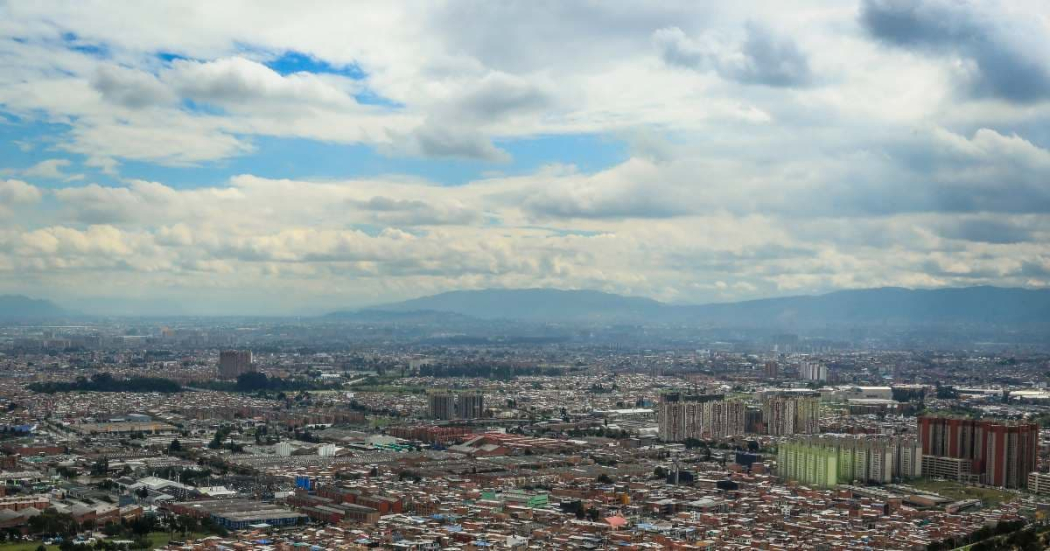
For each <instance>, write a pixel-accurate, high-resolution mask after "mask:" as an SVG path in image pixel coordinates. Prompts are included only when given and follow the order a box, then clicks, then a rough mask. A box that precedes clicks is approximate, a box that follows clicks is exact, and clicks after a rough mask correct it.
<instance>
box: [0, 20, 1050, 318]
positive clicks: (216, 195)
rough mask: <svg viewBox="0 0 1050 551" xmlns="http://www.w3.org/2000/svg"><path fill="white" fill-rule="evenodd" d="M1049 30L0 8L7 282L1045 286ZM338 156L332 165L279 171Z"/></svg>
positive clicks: (702, 295)
mask: <svg viewBox="0 0 1050 551" xmlns="http://www.w3.org/2000/svg"><path fill="white" fill-rule="evenodd" d="M126 21H135V22H136V24H135V25H134V26H128V25H126V24H124V22H126ZM219 22H221V24H220V23H219ZM1048 22H1050V12H1048V11H1047V9H1046V7H1045V6H1044V5H1043V4H1042V3H1039V2H1026V1H1023V0H1012V1H1009V2H1005V3H1002V2H994V3H993V2H978V1H973V2H966V3H956V2H946V1H939V0H926V1H922V2H900V1H895V0H858V1H857V2H856V3H842V2H835V1H829V2H821V1H816V0H813V1H806V2H801V3H798V4H797V5H795V6H793V9H792V10H786V9H784V8H783V7H782V6H781V5H780V4H779V3H776V2H759V3H758V4H753V3H749V4H745V5H741V6H735V5H730V4H718V5H710V6H697V5H696V3H694V2H681V3H678V2H663V3H659V4H652V3H640V4H634V5H630V6H626V5H621V4H615V3H613V4H609V3H605V4H603V3H521V4H493V3H491V2H477V3H470V2H454V3H450V4H442V3H432V4H427V5H425V6H413V7H409V6H404V5H400V4H396V3H393V4H389V5H386V4H384V5H374V6H371V7H368V8H367V9H365V8H362V7H360V6H350V5H347V4H344V3H320V4H314V5H311V6H309V7H308V8H303V7H295V8H291V7H287V6H280V5H273V6H266V5H259V4H257V3H245V4H242V5H238V4H237V3H235V2H221V3H200V4H194V5H191V4H186V3H179V4H143V5H138V6H136V5H126V6H120V7H119V9H118V8H116V7H114V6H112V5H111V4H108V3H99V4H94V3H92V2H80V3H76V4H68V3H54V4H52V3H49V2H32V3H28V2H21V3H11V4H5V5H3V6H2V7H0V68H2V69H3V70H0V114H2V115H3V120H2V122H0V132H7V133H8V135H10V136H11V138H12V139H11V146H10V148H9V149H6V150H3V151H6V152H7V155H8V158H4V159H0V291H8V292H25V293H30V294H35V295H51V296H56V297H58V298H60V299H61V298H68V299H75V298H78V297H84V296H91V297H107V296H133V297H140V298H141V297H158V298H162V299H164V300H167V301H169V302H170V301H177V302H182V303H184V304H187V305H189V307H190V309H191V310H199V311H206V310H208V305H220V306H221V308H224V309H234V310H237V311H242V312H260V313H282V312H293V311H295V312H309V311H319V310H323V309H325V308H329V307H332V306H333V305H338V306H343V305H363V304H370V303H377V302H384V301H387V300H393V299H398V298H408V297H411V296H418V295H421V294H425V293H430V292H439V291H443V290H448V289H455V288H479V287H489V286H501V287H536V286H553V287H562V288H592V289H601V290H607V291H612V292H620V293H627V294H638V295H646V296H653V297H656V298H660V299H665V300H670V301H677V302H704V301H711V300H730V299H742V298H755V297H761V296H769V295H782V294H790V293H807V292H819V291H826V290H832V289H838V288H851V287H870V286H881V285H903V286H922V287H932V286H947V285H968V284H996V285H1023V286H1032V287H1043V286H1046V285H1047V284H1048V283H1050V245H1047V243H1050V187H1048V186H1047V182H1050V132H1048V131H1047V130H1046V129H1047V128H1050V118H1048V115H1050V69H1048V67H1050V47H1048V46H1050V44H1048V43H1047V38H1046V37H1047V36H1050V33H1048V31H1050V28H1048V27H1050V23H1048ZM320 150H325V151H333V150H334V151H336V152H339V153H338V154H341V153H342V152H345V156H346V161H345V162H344V163H342V164H340V165H339V166H340V171H339V172H335V173H329V174H327V175H326V177H310V176H302V177H298V176H296V177H285V176H284V175H287V174H311V172H310V170H309V169H310V168H311V167H310V166H309V165H310V164H311V163H312V162H314V161H313V159H315V156H314V152H316V151H320ZM609 151H613V152H614V153H609ZM371 165H382V166H384V167H389V166H393V167H394V168H393V169H384V170H370V169H369V167H370V166H371ZM231 167H236V168H231ZM288 167H290V168H288ZM401 168H403V170H401ZM223 171H225V172H223ZM455 171H460V172H457V174H462V175H461V176H460V177H458V178H457V179H456V180H455V181H452V182H450V181H446V180H444V179H443V175H444V174H446V173H448V172H455ZM132 174H135V176H132ZM217 174H222V175H221V176H217ZM230 174H233V176H230ZM143 175H147V177H143ZM99 281H103V282H105V283H106V285H102V286H100V285H98V283H97V282H99ZM275 297H279V298H275ZM218 307H219V306H216V307H215V308H218Z"/></svg>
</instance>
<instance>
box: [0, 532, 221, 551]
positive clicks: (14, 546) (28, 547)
mask: <svg viewBox="0 0 1050 551" xmlns="http://www.w3.org/2000/svg"><path fill="white" fill-rule="evenodd" d="M207 535H208V534H199V533H190V534H188V535H186V537H183V536H182V534H175V537H174V538H171V537H169V535H168V533H167V532H150V534H149V536H147V538H148V539H149V541H150V548H151V549H159V548H161V547H164V546H165V545H167V544H168V542H169V541H172V540H175V541H186V540H190V541H192V540H195V539H197V538H203V537H205V536H207ZM39 546H40V542H39V541H30V542H20V543H0V551H35V550H36V548H37V547H39ZM57 550H58V546H57V545H48V546H47V551H57Z"/></svg>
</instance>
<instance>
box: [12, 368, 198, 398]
mask: <svg viewBox="0 0 1050 551" xmlns="http://www.w3.org/2000/svg"><path fill="white" fill-rule="evenodd" d="M27 388H29V390H32V391H33V392H42V393H45V394H54V393H56V392H78V391H83V392H163V393H166V394H170V393H175V392H182V385H180V384H179V383H177V382H175V381H172V380H171V379H163V378H160V377H129V378H127V379H116V378H114V377H113V375H111V374H110V373H96V374H95V375H92V376H91V378H90V379H88V378H86V377H77V378H76V380H75V381H73V382H58V381H50V382H43V383H32V384H30V385H29V386H28V387H27Z"/></svg>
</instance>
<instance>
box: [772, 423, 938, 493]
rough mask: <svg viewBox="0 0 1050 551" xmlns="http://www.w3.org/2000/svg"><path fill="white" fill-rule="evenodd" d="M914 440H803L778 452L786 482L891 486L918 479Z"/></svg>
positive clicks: (822, 437) (845, 437) (828, 437)
mask: <svg viewBox="0 0 1050 551" xmlns="http://www.w3.org/2000/svg"><path fill="white" fill-rule="evenodd" d="M917 449H918V444H917V443H916V441H915V440H913V439H906V438H895V437H890V438H886V437H881V436H879V437H870V436H852V435H841V434H840V435H820V436H816V435H811V436H801V437H796V438H794V439H792V440H791V441H789V442H785V443H783V444H781V445H780V446H779V447H778V448H777V472H778V473H779V475H780V476H781V477H782V478H786V479H790V480H797V481H799V482H802V483H804V484H814V485H817V486H822V487H830V486H834V485H836V484H853V483H854V482H861V483H868V482H875V483H880V484H883V483H888V482H892V481H894V480H897V479H901V478H912V477H915V476H917V475H918V473H917V472H915V471H914V470H912V471H909V470H907V469H909V468H911V461H912V460H913V459H914V454H915V452H916V450H917Z"/></svg>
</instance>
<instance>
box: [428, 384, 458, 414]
mask: <svg viewBox="0 0 1050 551" xmlns="http://www.w3.org/2000/svg"><path fill="white" fill-rule="evenodd" d="M427 402H428V405H429V412H430V417H431V418H432V419H445V420H448V419H455V417H456V395H455V394H452V393H451V392H449V391H447V390H433V391H430V392H428V393H427Z"/></svg>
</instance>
